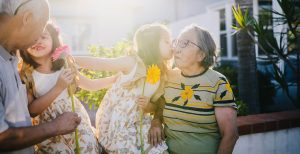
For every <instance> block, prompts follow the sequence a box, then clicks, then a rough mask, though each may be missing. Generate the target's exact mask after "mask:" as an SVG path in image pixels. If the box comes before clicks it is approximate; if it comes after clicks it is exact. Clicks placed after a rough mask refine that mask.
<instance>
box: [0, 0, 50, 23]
mask: <svg viewBox="0 0 300 154" xmlns="http://www.w3.org/2000/svg"><path fill="white" fill-rule="evenodd" d="M27 1H28V3H26V2H27ZM34 1H35V2H34ZM24 3H26V4H24ZM22 4H24V5H23V6H22V7H21V8H20V10H19V11H20V12H22V11H25V10H30V11H31V12H32V13H33V14H34V16H35V17H37V19H39V17H41V16H42V15H41V13H40V11H41V10H43V9H45V6H46V5H47V6H49V5H48V0H31V1H29V0H0V14H7V15H12V16H13V15H14V13H15V12H16V10H17V8H18V7H19V6H20V5H22Z"/></svg>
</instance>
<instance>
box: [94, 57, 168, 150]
mask: <svg viewBox="0 0 300 154" xmlns="http://www.w3.org/2000/svg"><path fill="white" fill-rule="evenodd" d="M137 61H138V62H137V64H136V65H135V67H134V69H133V70H132V71H131V72H130V73H129V74H127V75H124V74H122V75H121V76H120V77H119V78H118V79H117V81H116V82H115V83H114V84H113V85H112V87H111V89H110V90H109V91H108V92H107V93H106V95H105V97H104V98H103V100H102V102H101V104H100V107H99V109H98V111H97V114H96V134H97V138H98V140H99V142H100V144H101V146H102V147H103V149H105V151H106V152H108V153H113V154H139V153H141V149H140V148H141V142H140V136H139V130H140V129H139V126H140V120H139V115H140V112H139V109H138V106H137V103H136V100H137V97H138V96H140V95H141V92H142V86H143V83H144V79H145V74H146V69H145V66H144V65H143V63H142V62H141V61H140V60H139V59H137ZM157 88H158V85H155V86H154V87H151V88H146V89H145V96H151V95H153V94H154V92H155V91H156V89H157ZM151 120H152V117H151V116H150V114H145V115H144V119H143V132H142V133H143V138H144V149H145V152H146V153H149V154H159V153H166V150H167V145H166V144H165V143H164V144H162V145H160V146H158V147H157V148H155V147H151V146H150V145H149V144H148V138H147V137H148V131H149V128H150V126H151Z"/></svg>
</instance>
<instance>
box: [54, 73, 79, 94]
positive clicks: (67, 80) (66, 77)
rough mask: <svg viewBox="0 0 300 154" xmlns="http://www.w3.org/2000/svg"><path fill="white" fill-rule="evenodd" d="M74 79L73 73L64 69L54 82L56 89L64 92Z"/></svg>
mask: <svg viewBox="0 0 300 154" xmlns="http://www.w3.org/2000/svg"><path fill="white" fill-rule="evenodd" d="M74 78H75V73H74V72H72V71H71V69H64V70H63V71H62V72H61V73H60V75H59V77H58V80H57V82H56V87H57V88H58V89H59V90H64V89H66V88H67V87H68V85H70V84H71V83H72V82H73V81H74Z"/></svg>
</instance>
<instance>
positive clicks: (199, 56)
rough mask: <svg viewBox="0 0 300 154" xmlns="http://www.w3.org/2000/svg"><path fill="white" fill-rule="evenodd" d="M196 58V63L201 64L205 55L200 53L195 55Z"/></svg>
mask: <svg viewBox="0 0 300 154" xmlns="http://www.w3.org/2000/svg"><path fill="white" fill-rule="evenodd" d="M197 57H198V62H202V61H203V60H204V58H205V53H204V52H202V51H200V52H199V53H198V54H197Z"/></svg>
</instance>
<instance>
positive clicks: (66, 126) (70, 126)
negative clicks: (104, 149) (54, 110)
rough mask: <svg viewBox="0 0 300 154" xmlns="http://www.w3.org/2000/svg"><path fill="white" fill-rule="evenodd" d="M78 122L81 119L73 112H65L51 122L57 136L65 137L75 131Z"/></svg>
mask: <svg viewBox="0 0 300 154" xmlns="http://www.w3.org/2000/svg"><path fill="white" fill-rule="evenodd" d="M80 122H81V118H80V117H79V116H78V115H77V114H76V113H73V112H65V113H63V114H62V115H60V116H59V117H57V118H56V119H55V120H54V121H53V123H54V127H55V128H56V130H57V135H65V134H69V133H71V132H73V131H75V129H76V128H77V126H78V125H79V124H80Z"/></svg>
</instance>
